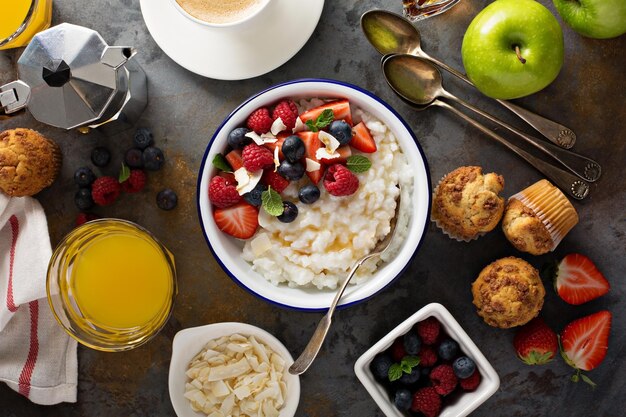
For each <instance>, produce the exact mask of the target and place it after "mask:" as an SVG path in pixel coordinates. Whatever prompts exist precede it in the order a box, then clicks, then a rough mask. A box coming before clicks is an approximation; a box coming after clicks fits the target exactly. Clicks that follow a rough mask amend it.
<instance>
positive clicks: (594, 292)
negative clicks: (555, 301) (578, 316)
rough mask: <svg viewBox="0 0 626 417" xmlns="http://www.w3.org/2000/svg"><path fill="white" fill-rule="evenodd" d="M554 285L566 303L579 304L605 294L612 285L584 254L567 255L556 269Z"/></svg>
mask: <svg viewBox="0 0 626 417" xmlns="http://www.w3.org/2000/svg"><path fill="white" fill-rule="evenodd" d="M554 287H555V288H556V292H557V293H558V294H559V297H561V298H562V299H563V300H564V301H565V302H566V303H569V304H574V305H579V304H583V303H586V302H587V301H591V300H593V299H595V298H598V297H600V296H603V295H604V294H606V293H608V292H609V289H610V288H611V286H610V285H609V282H608V281H607V280H606V278H604V276H603V275H602V273H601V272H600V271H598V268H596V266H595V265H594V264H593V262H591V260H589V258H587V257H586V256H584V255H581V254H578V253H572V254H570V255H567V256H566V257H565V258H563V260H561V262H560V263H559V266H558V268H557V271H556V277H555V279H554Z"/></svg>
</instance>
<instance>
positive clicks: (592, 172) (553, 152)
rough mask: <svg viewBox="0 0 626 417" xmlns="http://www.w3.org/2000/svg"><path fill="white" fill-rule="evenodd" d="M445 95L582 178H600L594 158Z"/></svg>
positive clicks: (598, 168) (446, 94) (599, 169)
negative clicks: (528, 132)
mask: <svg viewBox="0 0 626 417" xmlns="http://www.w3.org/2000/svg"><path fill="white" fill-rule="evenodd" d="M443 96H444V97H446V98H449V99H451V100H454V101H455V102H457V103H459V104H460V105H462V106H464V107H465V108H467V109H469V110H471V111H473V112H474V113H477V114H479V115H481V116H483V117H484V118H486V119H488V120H491V121H492V122H494V123H496V124H498V125H500V126H502V127H503V128H505V129H507V130H509V131H510V132H513V133H514V134H516V135H517V136H519V137H521V138H522V139H524V140H525V141H526V142H528V143H529V144H531V145H532V146H534V147H535V148H537V149H539V150H541V151H543V152H544V153H546V154H547V155H549V156H551V157H552V158H554V159H555V160H557V161H558V162H559V163H561V165H563V166H564V167H565V168H567V169H568V170H569V171H571V172H573V173H574V174H576V175H577V176H579V177H580V178H582V179H584V180H587V181H589V182H594V181H597V180H598V179H599V178H600V174H601V172H602V168H601V167H600V164H598V163H597V162H596V161H594V160H593V159H591V158H587V157H586V156H583V155H579V154H577V153H574V152H571V151H568V150H566V149H562V148H559V147H558V146H555V145H552V144H551V143H547V142H543V141H541V140H539V139H537V138H535V137H533V136H530V135H527V134H526V133H524V132H522V131H521V130H519V129H517V128H515V127H513V126H511V125H510V124H508V123H505V122H503V121H502V120H500V119H498V118H497V117H495V116H492V115H491V114H489V113H487V112H485V111H483V110H481V109H479V108H477V107H474V106H473V105H471V104H469V103H468V102H466V101H465V100H461V99H460V98H458V97H456V96H454V95H452V94H450V93H448V92H444V93H443Z"/></svg>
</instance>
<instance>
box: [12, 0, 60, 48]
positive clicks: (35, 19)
mask: <svg viewBox="0 0 626 417" xmlns="http://www.w3.org/2000/svg"><path fill="white" fill-rule="evenodd" d="M51 20H52V0H0V49H9V48H17V47H20V46H24V45H26V44H27V43H28V42H30V40H31V39H32V38H33V36H35V35H36V34H37V33H38V32H41V31H42V30H44V29H47V28H49V27H50V23H51ZM22 25H23V26H24V27H23V28H22Z"/></svg>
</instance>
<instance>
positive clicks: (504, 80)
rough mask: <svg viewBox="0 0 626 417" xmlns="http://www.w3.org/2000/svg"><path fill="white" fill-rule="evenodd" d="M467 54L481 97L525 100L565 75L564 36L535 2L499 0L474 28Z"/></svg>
mask: <svg viewBox="0 0 626 417" xmlns="http://www.w3.org/2000/svg"><path fill="white" fill-rule="evenodd" d="M599 1H602V0H599ZM461 53H462V56H463V65H464V66H465V71H466V72H467V76H468V77H469V79H470V80H472V82H473V83H474V84H475V85H476V87H477V88H478V89H479V90H480V91H481V92H483V93H484V94H486V95H488V96H490V97H494V98H499V99H505V100H508V99H512V98H518V97H524V96H527V95H530V94H532V93H535V92H537V91H539V90H541V89H543V88H545V87H546V86H547V85H548V84H550V83H551V82H552V81H554V79H555V78H556V77H557V75H558V74H559V71H561V67H562V66H563V32H562V31H561V26H559V23H558V22H557V20H556V18H555V17H554V16H553V15H552V13H550V11H549V10H548V9H546V8H545V7H544V6H542V5H541V4H539V3H537V2H536V1H534V0H496V1H495V2H493V3H491V4H490V5H489V6H487V7H485V8H484V9H483V10H482V11H481V12H480V13H479V14H478V15H477V16H476V17H475V18H474V20H472V22H471V23H470V25H469V27H468V28H467V31H466V32H465V36H464V37H463V46H462V48H461Z"/></svg>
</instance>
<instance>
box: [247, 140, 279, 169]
mask: <svg viewBox="0 0 626 417" xmlns="http://www.w3.org/2000/svg"><path fill="white" fill-rule="evenodd" d="M241 158H242V159H243V166H244V168H245V169H247V170H248V171H250V172H255V171H258V170H260V169H264V168H269V167H272V166H274V155H272V152H271V151H270V150H269V149H267V148H265V147H263V146H259V145H257V144H256V143H251V144H249V145H246V147H245V148H243V151H242V152H241Z"/></svg>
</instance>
